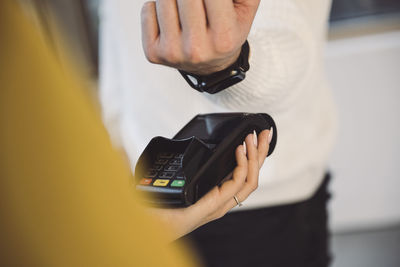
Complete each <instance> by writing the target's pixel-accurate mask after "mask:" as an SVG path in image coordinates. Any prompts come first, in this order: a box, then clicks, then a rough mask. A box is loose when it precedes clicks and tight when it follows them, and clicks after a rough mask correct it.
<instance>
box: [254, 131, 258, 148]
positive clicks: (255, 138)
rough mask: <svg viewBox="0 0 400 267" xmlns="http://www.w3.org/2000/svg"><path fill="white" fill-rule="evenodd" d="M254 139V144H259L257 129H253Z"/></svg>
mask: <svg viewBox="0 0 400 267" xmlns="http://www.w3.org/2000/svg"><path fill="white" fill-rule="evenodd" d="M253 141H254V145H255V146H257V143H258V142H257V133H256V130H254V131H253Z"/></svg>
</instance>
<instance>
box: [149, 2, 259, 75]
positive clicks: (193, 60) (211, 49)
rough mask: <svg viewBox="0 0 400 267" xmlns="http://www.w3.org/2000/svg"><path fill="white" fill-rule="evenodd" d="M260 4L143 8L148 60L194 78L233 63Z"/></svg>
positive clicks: (183, 4)
mask: <svg viewBox="0 0 400 267" xmlns="http://www.w3.org/2000/svg"><path fill="white" fill-rule="evenodd" d="M259 3H260V0H234V1H232V0H204V1H203V0H190V1H188V0H156V1H150V2H147V3H146V4H145V5H144V6H143V9H142V42H143V48H144V52H145V54H146V57H147V59H148V60H149V61H150V62H152V63H156V64H162V65H166V66H170V67H174V68H176V69H180V70H184V71H187V72H191V73H195V74H202V75H204V74H210V73H213V72H217V71H219V70H223V69H225V68H227V67H229V66H230V65H232V64H233V63H234V62H235V61H236V60H237V58H238V56H239V54H240V50H241V46H242V45H243V43H244V42H245V41H246V39H247V36H248V34H249V31H250V28H251V25H252V23H253V20H254V16H255V14H256V11H257V9H258V5H259Z"/></svg>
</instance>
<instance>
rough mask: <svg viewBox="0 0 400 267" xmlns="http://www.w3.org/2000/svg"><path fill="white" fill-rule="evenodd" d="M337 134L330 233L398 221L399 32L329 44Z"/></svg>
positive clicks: (399, 220) (329, 65) (329, 75)
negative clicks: (336, 115) (338, 121)
mask: <svg viewBox="0 0 400 267" xmlns="http://www.w3.org/2000/svg"><path fill="white" fill-rule="evenodd" d="M326 62H327V71H328V78H329V81H330V83H331V86H332V89H333V92H334V96H335V98H336V102H337V105H338V110H339V119H340V130H339V136H338V140H337V146H336V148H335V151H334V153H333V157H332V161H331V166H332V170H333V174H334V180H333V183H332V186H331V190H332V191H333V200H332V202H331V207H330V209H331V215H330V216H331V226H332V228H333V230H334V231H343V230H355V229H362V228H374V227H382V226H386V225H390V224H396V223H397V224H398V223H400V31H394V32H387V33H382V34H375V35H367V36H363V37H356V38H346V39H341V40H336V41H330V42H329V43H328V46H327V52H326Z"/></svg>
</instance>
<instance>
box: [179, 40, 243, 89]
mask: <svg viewBox="0 0 400 267" xmlns="http://www.w3.org/2000/svg"><path fill="white" fill-rule="evenodd" d="M249 52H250V47H249V42H248V41H247V40H246V42H245V43H244V44H243V45H242V50H241V51H240V55H239V57H238V59H237V60H236V62H235V63H233V64H232V65H231V66H229V67H228V68H226V69H224V70H221V71H218V72H215V73H212V74H208V75H197V74H193V73H189V72H186V71H183V70H179V72H180V73H181V74H182V76H183V78H185V80H186V81H187V82H188V84H189V85H190V86H191V87H192V88H193V89H195V90H197V91H199V92H207V93H209V94H215V93H218V92H220V91H222V90H224V89H226V88H228V87H230V86H232V85H234V84H237V83H239V82H241V81H243V80H244V78H245V77H246V71H248V70H249V69H250V65H249Z"/></svg>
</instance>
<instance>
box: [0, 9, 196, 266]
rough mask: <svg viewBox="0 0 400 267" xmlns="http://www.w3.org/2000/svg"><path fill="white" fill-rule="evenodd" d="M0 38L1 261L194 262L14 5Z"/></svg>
mask: <svg viewBox="0 0 400 267" xmlns="http://www.w3.org/2000/svg"><path fill="white" fill-rule="evenodd" d="M0 36H1V42H0V81H1V90H0V183H1V184H0V190H1V191H0V216H1V217H0V218H1V220H0V240H1V241H0V251H1V252H0V265H1V266H185V267H186V266H191V264H190V263H189V262H190V259H189V258H187V257H186V255H187V254H186V253H187V252H186V251H184V248H183V247H181V246H179V247H178V246H166V245H165V244H166V240H167V238H168V231H167V230H168V229H166V227H163V226H162V225H159V224H157V223H155V222H154V221H153V220H151V219H149V218H148V217H147V216H145V214H144V212H143V211H142V210H141V208H140V207H139V206H138V204H137V202H138V200H137V197H135V196H133V194H132V192H131V188H132V186H131V184H130V170H129V167H128V166H126V165H125V164H124V161H123V160H122V158H121V157H120V155H119V154H118V153H117V152H115V151H114V150H113V148H112V146H111V144H110V142H109V138H108V135H107V133H106V131H105V129H104V128H103V125H102V122H101V120H100V118H99V116H98V114H97V112H96V110H95V108H94V106H93V105H92V104H93V103H91V99H90V97H89V96H88V95H86V91H85V89H84V88H81V87H80V84H82V83H81V82H80V81H79V80H78V79H76V77H73V75H70V74H68V73H66V72H62V71H61V68H60V65H59V64H58V62H57V61H56V59H55V57H54V55H53V54H52V53H51V51H50V50H49V49H48V47H47V45H46V44H45V43H43V42H42V40H41V39H40V38H39V34H38V32H37V29H35V28H34V27H32V25H31V24H30V22H29V21H28V20H27V19H26V18H25V17H24V16H23V14H22V13H21V11H20V9H19V6H18V5H17V4H16V1H1V2H0Z"/></svg>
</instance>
